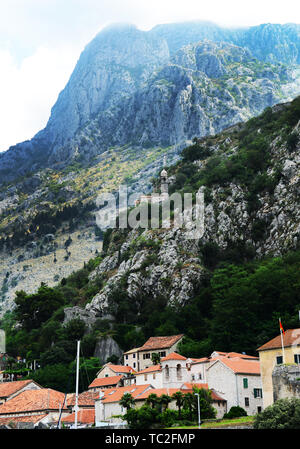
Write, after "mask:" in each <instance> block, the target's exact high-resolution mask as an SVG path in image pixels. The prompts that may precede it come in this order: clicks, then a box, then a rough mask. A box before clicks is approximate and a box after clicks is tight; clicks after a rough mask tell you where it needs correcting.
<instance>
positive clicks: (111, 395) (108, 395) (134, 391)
mask: <svg viewBox="0 0 300 449" xmlns="http://www.w3.org/2000/svg"><path fill="white" fill-rule="evenodd" d="M149 387H151V385H150V384H146V385H128V386H127V387H119V388H110V389H108V390H103V393H104V396H103V398H102V402H103V403H105V404H106V403H110V402H119V401H120V399H121V398H122V397H123V395H124V394H125V393H130V394H131V395H132V397H133V398H136V397H137V396H139V395H140V394H142V393H143V392H144V391H145V390H146V389H147V388H149Z"/></svg>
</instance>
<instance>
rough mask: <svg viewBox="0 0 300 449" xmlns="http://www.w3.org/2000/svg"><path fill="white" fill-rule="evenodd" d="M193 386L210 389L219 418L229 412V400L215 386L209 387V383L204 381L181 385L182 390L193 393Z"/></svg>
mask: <svg viewBox="0 0 300 449" xmlns="http://www.w3.org/2000/svg"><path fill="white" fill-rule="evenodd" d="M193 387H197V388H199V389H201V388H204V389H205V390H210V392H211V399H212V406H213V407H214V408H215V409H216V411H217V415H216V418H217V419H221V418H223V416H224V414H225V413H227V400H226V399H225V398H224V397H223V396H222V395H221V394H220V393H219V392H217V391H216V390H214V389H213V388H209V387H208V384H203V383H199V384H197V383H189V382H186V383H184V384H183V385H182V386H181V388H180V391H181V392H182V393H184V394H186V393H193Z"/></svg>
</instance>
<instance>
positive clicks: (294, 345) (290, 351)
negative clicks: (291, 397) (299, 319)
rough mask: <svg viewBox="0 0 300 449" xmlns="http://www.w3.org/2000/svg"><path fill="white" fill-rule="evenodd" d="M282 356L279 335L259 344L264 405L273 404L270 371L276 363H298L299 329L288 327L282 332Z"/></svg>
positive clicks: (299, 361)
mask: <svg viewBox="0 0 300 449" xmlns="http://www.w3.org/2000/svg"><path fill="white" fill-rule="evenodd" d="M282 340H283V347H284V357H283V353H282V344H281V335H277V337H275V338H273V339H272V340H270V341H268V342H267V343H265V344H263V345H262V346H260V347H259V348H258V349H257V350H258V352H259V360H260V365H261V378H262V389H263V399H264V407H267V406H269V405H272V404H273V401H274V391H273V382H272V373H273V370H274V368H275V367H276V366H277V365H282V364H290V363H292V364H296V365H298V366H299V365H300V329H288V330H286V331H285V333H284V334H282Z"/></svg>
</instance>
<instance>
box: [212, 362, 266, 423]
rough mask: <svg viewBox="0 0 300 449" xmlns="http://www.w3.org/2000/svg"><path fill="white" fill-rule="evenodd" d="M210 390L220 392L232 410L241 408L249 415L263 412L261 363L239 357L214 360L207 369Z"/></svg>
mask: <svg viewBox="0 0 300 449" xmlns="http://www.w3.org/2000/svg"><path fill="white" fill-rule="evenodd" d="M206 380H207V383H208V385H209V388H210V389H214V390H216V391H217V392H220V394H221V396H222V397H224V398H225V399H226V400H227V407H228V410H230V408H231V407H233V406H239V407H242V408H244V409H245V410H246V412H247V414H248V415H254V414H256V413H259V412H260V411H262V408H263V400H262V382H261V377H260V363H259V361H256V360H244V359H241V358H239V357H230V358H229V357H221V358H217V359H215V360H213V361H212V362H211V363H210V364H209V366H208V367H207V369H206Z"/></svg>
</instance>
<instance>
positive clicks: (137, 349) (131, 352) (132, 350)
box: [123, 348, 141, 355]
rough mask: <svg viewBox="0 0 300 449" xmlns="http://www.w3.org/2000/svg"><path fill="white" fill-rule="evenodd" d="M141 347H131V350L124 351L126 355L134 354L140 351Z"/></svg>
mask: <svg viewBox="0 0 300 449" xmlns="http://www.w3.org/2000/svg"><path fill="white" fill-rule="evenodd" d="M140 349H141V348H133V349H130V351H126V352H124V354H123V355H125V354H134V353H135V352H138V351H139V350H140Z"/></svg>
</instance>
